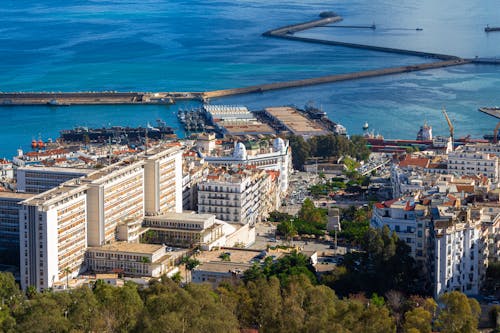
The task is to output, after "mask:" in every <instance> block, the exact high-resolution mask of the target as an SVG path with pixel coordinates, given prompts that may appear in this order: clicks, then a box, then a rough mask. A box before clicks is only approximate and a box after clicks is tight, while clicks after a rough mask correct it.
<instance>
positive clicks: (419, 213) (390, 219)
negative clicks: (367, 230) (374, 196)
mask: <svg viewBox="0 0 500 333" xmlns="http://www.w3.org/2000/svg"><path fill="white" fill-rule="evenodd" d="M426 213H427V207H426V206H424V205H421V204H419V202H418V201H417V200H416V199H415V197H411V196H409V197H404V198H400V199H394V200H390V201H384V202H380V203H376V204H375V205H374V206H373V215H372V219H371V225H372V227H374V228H382V227H383V226H384V225H386V226H388V227H389V229H390V230H391V231H394V232H395V233H396V234H397V235H398V237H399V239H401V240H403V241H404V242H405V243H406V244H408V245H409V246H410V248H411V255H412V257H414V258H415V259H416V260H417V261H420V262H421V263H422V264H423V265H425V261H426V256H427V240H428V229H429V225H428V221H426Z"/></svg>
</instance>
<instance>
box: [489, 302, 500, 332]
mask: <svg viewBox="0 0 500 333" xmlns="http://www.w3.org/2000/svg"><path fill="white" fill-rule="evenodd" d="M488 315H489V317H490V323H491V325H492V326H493V327H494V328H495V329H496V330H497V331H500V305H494V306H492V307H491V309H490V311H489V312H488Z"/></svg>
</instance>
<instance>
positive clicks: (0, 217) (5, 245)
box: [0, 191, 33, 265]
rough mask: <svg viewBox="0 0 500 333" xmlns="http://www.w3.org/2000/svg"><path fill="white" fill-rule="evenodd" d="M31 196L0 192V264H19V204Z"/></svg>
mask: <svg viewBox="0 0 500 333" xmlns="http://www.w3.org/2000/svg"><path fill="white" fill-rule="evenodd" d="M32 196H33V194H27V193H15V192H6V191H1V192H0V264H15V265H18V264H19V211H20V209H21V205H19V203H20V202H21V201H23V200H26V199H29V198H31V197H32Z"/></svg>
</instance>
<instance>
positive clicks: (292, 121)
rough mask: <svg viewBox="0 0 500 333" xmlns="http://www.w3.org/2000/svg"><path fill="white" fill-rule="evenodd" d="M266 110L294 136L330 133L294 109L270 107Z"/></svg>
mask: <svg viewBox="0 0 500 333" xmlns="http://www.w3.org/2000/svg"><path fill="white" fill-rule="evenodd" d="M265 110H266V112H267V113H268V114H270V115H271V116H273V117H274V118H276V119H277V120H278V121H279V122H281V123H282V124H283V125H284V126H285V127H287V128H288V129H289V130H290V131H291V132H293V133H294V134H299V135H300V134H314V135H322V134H327V133H328V132H327V131H326V130H325V129H324V128H322V127H320V126H319V125H317V124H316V123H314V122H312V121H311V120H309V119H308V118H307V117H305V116H303V115H302V114H301V113H299V112H298V111H297V110H296V109H294V108H292V107H289V106H280V107H269V108H266V109H265Z"/></svg>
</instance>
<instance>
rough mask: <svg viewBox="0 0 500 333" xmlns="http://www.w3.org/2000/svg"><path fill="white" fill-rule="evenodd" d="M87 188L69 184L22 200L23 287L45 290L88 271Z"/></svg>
mask: <svg viewBox="0 0 500 333" xmlns="http://www.w3.org/2000/svg"><path fill="white" fill-rule="evenodd" d="M86 191H87V187H86V186H84V185H83V186H82V184H81V183H80V182H79V181H77V180H73V181H69V182H66V183H64V184H62V185H59V186H58V187H56V188H54V189H52V190H50V191H47V192H44V193H41V194H39V195H37V196H34V197H32V198H29V199H27V200H24V201H22V202H21V203H20V204H21V209H20V212H19V235H20V271H21V272H20V273H21V287H22V288H23V289H25V288H27V287H28V286H34V287H36V288H37V289H38V290H43V289H46V288H49V287H51V286H52V284H53V283H54V282H57V281H60V280H62V279H63V278H65V277H66V275H68V276H69V277H74V276H76V275H78V273H79V272H81V271H83V270H84V265H83V263H84V254H85V249H86V247H87V214H86V211H87V195H86Z"/></svg>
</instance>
